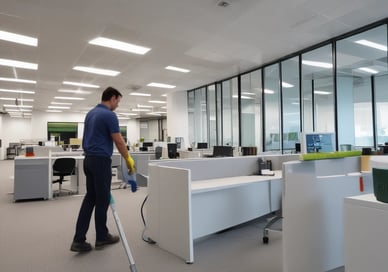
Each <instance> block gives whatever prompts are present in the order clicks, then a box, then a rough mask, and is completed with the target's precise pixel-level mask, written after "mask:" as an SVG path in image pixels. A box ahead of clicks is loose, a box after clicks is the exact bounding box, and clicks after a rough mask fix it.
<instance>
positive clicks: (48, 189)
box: [14, 156, 86, 201]
mask: <svg viewBox="0 0 388 272" xmlns="http://www.w3.org/2000/svg"><path fill="white" fill-rule="evenodd" d="M61 157H66V156H61ZM70 157H72V158H75V159H76V160H77V167H76V175H75V176H72V177H71V181H70V186H71V190H72V191H75V192H77V193H78V194H84V193H85V191H86V186H85V184H86V178H85V175H84V172H83V167H82V164H83V159H84V157H83V156H70ZM55 158H57V157H51V156H48V157H25V156H17V157H15V160H14V201H19V200H27V199H45V200H46V199H52V198H53V191H52V181H53V176H52V164H53V162H54V160H55Z"/></svg>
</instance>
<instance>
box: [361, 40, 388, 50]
mask: <svg viewBox="0 0 388 272" xmlns="http://www.w3.org/2000/svg"><path fill="white" fill-rule="evenodd" d="M355 43H358V44H361V45H365V46H368V47H372V48H375V49H378V50H381V51H385V52H387V50H388V49H387V46H385V45H383V44H379V43H375V42H371V41H368V40H358V41H355Z"/></svg>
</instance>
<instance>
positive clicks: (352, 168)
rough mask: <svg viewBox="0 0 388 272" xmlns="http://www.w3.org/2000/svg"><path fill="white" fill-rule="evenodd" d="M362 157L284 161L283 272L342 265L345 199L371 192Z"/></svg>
mask: <svg viewBox="0 0 388 272" xmlns="http://www.w3.org/2000/svg"><path fill="white" fill-rule="evenodd" d="M360 164H361V157H359V156H356V157H347V158H338V159H325V160H312V161H292V162H285V163H284V164H283V180H284V191H283V194H284V195H283V233H282V237H283V238H282V242H283V271H284V272H300V271H319V272H325V271H330V270H332V269H335V268H338V267H341V266H343V265H344V234H343V233H344V232H347V231H348V230H347V229H344V220H343V216H344V198H346V197H350V196H356V195H362V194H368V193H371V192H372V191H373V188H372V178H371V174H370V172H361V167H360Z"/></svg>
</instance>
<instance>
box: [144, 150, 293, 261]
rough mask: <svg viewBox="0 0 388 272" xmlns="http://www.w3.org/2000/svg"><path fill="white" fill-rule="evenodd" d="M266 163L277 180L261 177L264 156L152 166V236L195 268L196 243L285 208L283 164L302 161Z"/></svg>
mask: <svg viewBox="0 0 388 272" xmlns="http://www.w3.org/2000/svg"><path fill="white" fill-rule="evenodd" d="M261 157H263V156H261ZM266 158H267V159H270V160H271V161H272V163H273V169H274V170H275V171H274V173H275V174H274V175H273V176H260V175H257V173H258V159H259V157H258V156H245V157H225V158H202V159H185V160H166V161H163V160H161V161H153V162H151V163H150V164H149V180H148V193H149V194H148V200H147V205H146V211H147V213H146V218H147V219H146V221H147V229H146V235H147V236H148V237H149V238H151V239H152V240H154V241H156V243H157V244H158V246H159V247H160V248H162V249H165V250H167V251H169V252H171V253H173V254H175V255H177V256H179V257H181V258H182V259H184V260H185V261H186V262H187V263H193V262H194V242H195V239H198V238H200V237H204V236H207V235H210V234H213V233H216V232H218V231H221V230H225V229H228V228H230V227H233V226H236V225H239V224H241V223H244V222H248V221H250V220H253V219H255V218H258V217H260V216H263V215H266V214H269V213H271V212H273V211H276V210H278V209H280V202H281V190H282V188H281V186H282V185H281V184H282V182H281V179H282V171H281V165H282V162H283V161H288V160H294V159H295V158H296V156H295V155H289V156H286V155H285V156H282V155H280V156H268V157H266ZM231 200H232V201H231Z"/></svg>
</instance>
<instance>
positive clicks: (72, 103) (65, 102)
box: [50, 101, 73, 106]
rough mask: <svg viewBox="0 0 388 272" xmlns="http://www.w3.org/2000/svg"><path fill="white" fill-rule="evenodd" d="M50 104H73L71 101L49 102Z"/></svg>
mask: <svg viewBox="0 0 388 272" xmlns="http://www.w3.org/2000/svg"><path fill="white" fill-rule="evenodd" d="M50 104H51V105H68V106H71V105H73V103H70V102H54V101H53V102H51V103H50Z"/></svg>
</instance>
